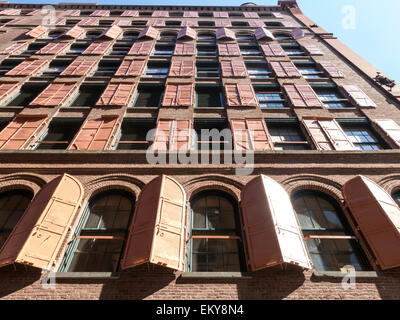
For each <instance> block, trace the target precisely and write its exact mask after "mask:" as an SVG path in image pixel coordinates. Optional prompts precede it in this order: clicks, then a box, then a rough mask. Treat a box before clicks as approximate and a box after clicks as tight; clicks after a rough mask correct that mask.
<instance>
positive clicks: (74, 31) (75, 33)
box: [59, 26, 85, 39]
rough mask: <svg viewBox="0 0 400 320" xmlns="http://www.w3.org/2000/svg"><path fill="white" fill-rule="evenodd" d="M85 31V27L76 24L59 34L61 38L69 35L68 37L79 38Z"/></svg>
mask: <svg viewBox="0 0 400 320" xmlns="http://www.w3.org/2000/svg"><path fill="white" fill-rule="evenodd" d="M84 33H85V29H83V28H81V27H79V26H74V27H72V28H71V29H69V30H67V31H65V32H64V33H63V34H61V35H60V36H59V38H62V37H67V38H72V39H78V38H79V37H80V36H81V35H83V34H84Z"/></svg>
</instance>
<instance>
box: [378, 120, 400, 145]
mask: <svg viewBox="0 0 400 320" xmlns="http://www.w3.org/2000/svg"><path fill="white" fill-rule="evenodd" d="M374 122H375V123H376V124H377V125H378V126H379V127H380V128H381V129H382V130H383V131H385V132H386V134H387V135H388V136H389V137H390V138H391V139H392V140H393V141H394V142H395V143H396V145H397V146H398V147H400V126H399V125H398V124H397V123H396V122H394V121H393V120H392V119H375V120H374Z"/></svg>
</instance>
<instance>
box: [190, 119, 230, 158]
mask: <svg viewBox="0 0 400 320" xmlns="http://www.w3.org/2000/svg"><path fill="white" fill-rule="evenodd" d="M193 128H194V130H195V132H196V135H197V146H194V147H195V148H197V150H203V151H210V150H215V151H221V150H232V135H231V134H230V130H229V124H228V121H227V120H226V119H224V118H222V119H221V118H197V119H194V123H193ZM213 131H214V132H213ZM224 131H225V132H227V133H228V132H229V134H228V135H224Z"/></svg>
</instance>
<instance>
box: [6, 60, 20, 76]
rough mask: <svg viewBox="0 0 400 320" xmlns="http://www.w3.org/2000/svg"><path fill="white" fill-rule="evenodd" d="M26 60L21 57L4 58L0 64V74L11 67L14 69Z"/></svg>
mask: <svg viewBox="0 0 400 320" xmlns="http://www.w3.org/2000/svg"><path fill="white" fill-rule="evenodd" d="M23 61H24V60H21V59H4V60H3V61H2V62H1V64H0V76H3V75H4V74H6V73H7V72H8V71H10V70H11V69H14V68H15V67H16V66H17V65H19V64H20V63H21V62H23Z"/></svg>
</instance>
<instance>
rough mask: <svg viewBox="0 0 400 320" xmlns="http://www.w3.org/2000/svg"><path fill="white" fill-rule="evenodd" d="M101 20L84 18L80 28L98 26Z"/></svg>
mask: <svg viewBox="0 0 400 320" xmlns="http://www.w3.org/2000/svg"><path fill="white" fill-rule="evenodd" d="M98 24H99V19H97V18H84V19H82V20H81V21H79V22H78V26H97V25H98Z"/></svg>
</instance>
